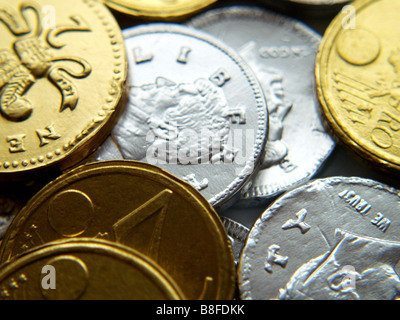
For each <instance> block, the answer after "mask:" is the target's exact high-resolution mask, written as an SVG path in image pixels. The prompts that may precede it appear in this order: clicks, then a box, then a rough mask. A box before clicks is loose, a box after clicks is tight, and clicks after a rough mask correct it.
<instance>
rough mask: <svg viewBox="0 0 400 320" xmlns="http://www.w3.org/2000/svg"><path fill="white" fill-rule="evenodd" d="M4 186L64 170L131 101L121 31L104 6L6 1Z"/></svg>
mask: <svg viewBox="0 0 400 320" xmlns="http://www.w3.org/2000/svg"><path fill="white" fill-rule="evenodd" d="M0 33H1V38H0V135H1V136H2V137H3V138H2V140H1V141H0V179H2V180H3V179H4V180H9V179H12V178H14V177H18V178H26V177H27V175H28V174H31V173H36V172H37V171H38V170H44V169H50V168H51V169H52V168H57V169H61V170H62V169H65V168H68V167H71V166H72V165H74V164H76V163H78V162H79V161H81V160H82V159H83V158H85V157H86V156H87V155H88V154H89V153H91V152H92V151H93V150H94V149H95V148H96V147H97V146H98V145H99V144H100V143H101V142H102V141H103V140H104V139H105V137H106V136H107V135H108V134H109V132H110V130H111V128H112V127H113V125H114V124H115V122H116V120H117V117H118V116H119V114H120V112H121V111H122V108H123V107H124V104H125V100H126V80H127V73H128V69H127V58H126V50H125V45H124V39H123V37H122V34H121V30H120V27H119V25H118V24H117V22H116V20H115V19H114V17H113V15H112V14H111V12H110V11H109V9H108V8H107V7H106V6H105V5H104V4H102V3H101V2H99V1H92V0H71V1H50V0H36V1H5V0H0Z"/></svg>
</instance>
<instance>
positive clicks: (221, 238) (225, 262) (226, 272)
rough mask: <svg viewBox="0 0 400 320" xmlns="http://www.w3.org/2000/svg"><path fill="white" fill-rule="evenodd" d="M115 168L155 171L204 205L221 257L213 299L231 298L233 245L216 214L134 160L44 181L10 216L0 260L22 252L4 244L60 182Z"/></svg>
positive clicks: (183, 184)
mask: <svg viewBox="0 0 400 320" xmlns="http://www.w3.org/2000/svg"><path fill="white" fill-rule="evenodd" d="M115 169H119V170H121V169H125V170H126V169H128V170H137V171H140V172H144V173H147V174H149V173H150V174H151V175H152V178H154V176H155V175H158V176H161V177H162V179H164V180H165V181H168V182H169V183H171V184H174V185H176V186H179V187H180V189H181V190H182V191H183V192H185V193H186V196H190V197H191V199H190V201H192V202H193V201H195V202H196V203H197V205H198V206H200V207H202V208H203V209H204V212H207V213H208V215H207V217H208V219H207V222H208V223H209V224H208V225H209V226H210V227H212V228H213V229H214V230H215V235H216V237H215V239H216V243H217V245H218V248H217V251H218V257H219V259H220V260H221V261H220V266H219V267H220V270H219V272H218V274H219V276H220V279H219V281H220V284H221V285H220V287H219V288H218V290H215V295H216V297H217V298H216V299H218V300H219V299H222V300H224V299H228V300H230V299H232V297H233V296H234V284H235V280H234V279H235V265H234V257H233V249H232V244H231V242H230V240H229V238H228V236H227V234H226V231H225V228H224V226H223V224H222V221H221V219H220V218H219V216H218V214H217V212H216V211H215V209H214V208H213V207H212V206H211V205H210V203H209V202H208V201H207V200H206V199H205V198H204V197H203V196H202V195H201V194H200V193H199V191H197V190H196V189H195V188H194V187H193V186H192V185H190V184H189V183H187V182H185V181H182V180H181V179H179V178H178V177H176V176H174V175H173V174H171V173H169V172H167V171H165V170H163V169H161V168H159V167H156V166H154V165H151V164H148V163H144V162H139V161H134V160H109V161H99V162H93V163H89V164H85V165H82V166H80V167H77V168H75V169H73V170H71V171H69V172H67V173H65V174H63V175H62V176H60V177H58V178H57V179H55V180H54V181H52V182H50V183H49V184H48V185H46V186H45V187H44V188H43V189H42V190H41V191H39V192H38V193H37V194H36V195H35V196H34V197H33V198H32V199H30V201H29V202H28V203H27V205H26V206H25V207H24V208H23V209H22V210H21V211H20V212H19V213H18V214H17V215H16V216H15V217H14V219H13V220H12V222H11V223H10V225H9V226H8V228H7V231H6V233H5V235H4V237H3V240H2V242H1V245H0V264H2V263H6V262H7V261H10V260H12V258H13V257H18V256H19V255H20V254H22V253H17V254H15V255H11V252H10V250H8V249H7V248H9V247H10V246H13V242H14V238H15V237H16V236H17V235H18V234H19V229H20V227H21V226H23V225H24V224H25V223H26V220H27V219H28V218H29V217H30V216H31V212H32V210H33V209H35V208H37V207H38V206H40V205H41V202H42V201H43V199H48V198H49V196H50V195H51V194H53V193H54V190H56V189H60V188H61V186H62V187H64V186H66V185H68V184H69V183H70V182H71V181H73V180H75V179H79V176H80V175H82V174H91V175H93V174H94V172H97V173H101V172H103V173H104V170H115ZM225 249H226V250H225Z"/></svg>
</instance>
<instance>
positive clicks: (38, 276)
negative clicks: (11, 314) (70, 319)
mask: <svg viewBox="0 0 400 320" xmlns="http://www.w3.org/2000/svg"><path fill="white" fill-rule="evenodd" d="M44 270H45V271H46V272H43V271H44ZM52 272H53V273H52ZM51 275H53V280H51ZM44 284H46V285H44ZM180 299H183V294H182V293H181V292H180V290H179V288H178V286H177V285H176V284H175V283H174V281H173V280H172V279H171V278H170V276H169V275H168V274H167V273H165V271H164V270H163V269H162V268H160V266H159V265H157V264H156V263H154V262H153V261H152V260H151V259H149V258H147V257H146V256H144V255H142V254H140V253H139V252H137V251H135V250H132V249H130V248H128V247H125V246H122V245H118V244H116V243H113V242H110V241H105V240H94V239H68V240H61V241H56V242H51V243H46V244H45V245H43V246H41V247H38V248H35V249H33V250H31V251H29V252H26V253H25V254H23V255H21V256H20V257H18V259H14V260H12V261H10V262H9V263H8V264H6V265H3V267H2V268H1V270H0V300H180Z"/></svg>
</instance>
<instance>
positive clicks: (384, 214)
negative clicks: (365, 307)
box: [239, 177, 400, 300]
mask: <svg viewBox="0 0 400 320" xmlns="http://www.w3.org/2000/svg"><path fill="white" fill-rule="evenodd" d="M399 192H400V191H399V190H398V189H394V188H392V187H389V186H387V185H384V184H381V183H380V182H377V181H374V180H369V179H363V178H357V177H330V178H326V179H316V180H313V181H311V182H309V183H308V184H305V185H303V186H301V187H299V188H297V189H295V190H292V191H290V192H288V193H286V194H285V195H283V196H282V197H280V198H278V199H277V200H276V201H275V202H274V203H273V204H272V205H271V206H270V207H269V208H268V209H267V210H266V211H265V212H264V213H263V214H262V215H261V217H260V218H259V219H258V220H257V221H256V222H255V224H254V226H253V227H252V229H251V231H250V234H249V237H248V240H247V242H246V245H245V247H244V249H243V253H242V256H241V260H240V264H239V289H240V293H241V297H242V299H256V300H261V299H285V300H286V299H301V300H304V299H316V300H330V299H333V300H336V299H351V300H358V299H360V300H390V299H395V298H396V297H397V296H398V294H399V292H400V278H399V276H398V265H397V263H398V261H399V260H400V233H399V215H398V212H399V207H400V202H399V200H400V194H399Z"/></svg>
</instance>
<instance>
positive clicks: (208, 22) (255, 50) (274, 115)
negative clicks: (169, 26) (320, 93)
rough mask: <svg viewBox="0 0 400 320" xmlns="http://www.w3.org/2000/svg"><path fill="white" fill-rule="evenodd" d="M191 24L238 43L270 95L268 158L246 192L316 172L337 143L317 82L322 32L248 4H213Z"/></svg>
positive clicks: (263, 192) (284, 186)
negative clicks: (325, 119)
mask: <svg viewBox="0 0 400 320" xmlns="http://www.w3.org/2000/svg"><path fill="white" fill-rule="evenodd" d="M188 25H190V26H192V27H195V28H198V29H201V30H203V31H206V32H208V33H210V34H212V35H214V36H216V37H218V38H219V39H221V40H223V41H224V42H225V43H227V44H228V45H230V46H231V47H233V48H235V49H236V50H237V51H238V52H239V54H240V55H241V56H242V57H243V58H244V59H245V60H246V62H247V63H248V65H249V66H250V67H251V68H252V69H253V70H254V72H255V74H256V76H257V77H258V79H259V81H260V84H261V86H262V88H263V91H264V94H265V96H266V98H267V105H268V110H269V134H268V143H267V146H266V149H265V157H264V162H263V163H262V164H261V168H260V172H259V173H258V174H257V176H256V177H255V178H254V179H253V181H252V184H251V186H249V187H247V188H246V189H247V192H246V193H245V194H244V196H243V198H244V199H246V200H265V199H270V198H272V197H275V196H277V195H279V194H281V193H282V192H284V191H287V190H289V189H291V188H294V187H296V186H299V185H301V184H302V183H305V182H306V181H308V180H309V179H310V178H312V177H313V176H314V175H315V174H316V173H317V171H318V170H319V169H320V168H321V166H322V165H323V163H324V162H325V160H326V159H327V158H328V156H329V155H330V154H331V152H332V150H333V149H334V146H335V143H334V141H333V139H332V138H331V137H330V135H329V134H328V133H327V132H326V131H325V129H324V127H323V124H322V120H321V117H320V111H319V108H320V106H319V102H318V97H317V93H316V86H315V77H314V69H315V58H316V54H317V51H318V47H319V44H320V40H321V37H320V36H319V35H318V34H317V33H316V32H314V31H313V30H312V29H311V28H309V27H307V26H306V25H304V24H303V23H301V22H299V21H297V20H294V19H292V18H289V17H286V16H284V15H280V14H277V13H273V12H270V11H267V10H264V9H261V8H258V7H247V6H232V7H227V8H221V9H215V10H210V11H208V12H206V13H204V14H202V15H198V16H197V17H195V18H193V19H192V20H191V21H189V22H188Z"/></svg>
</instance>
